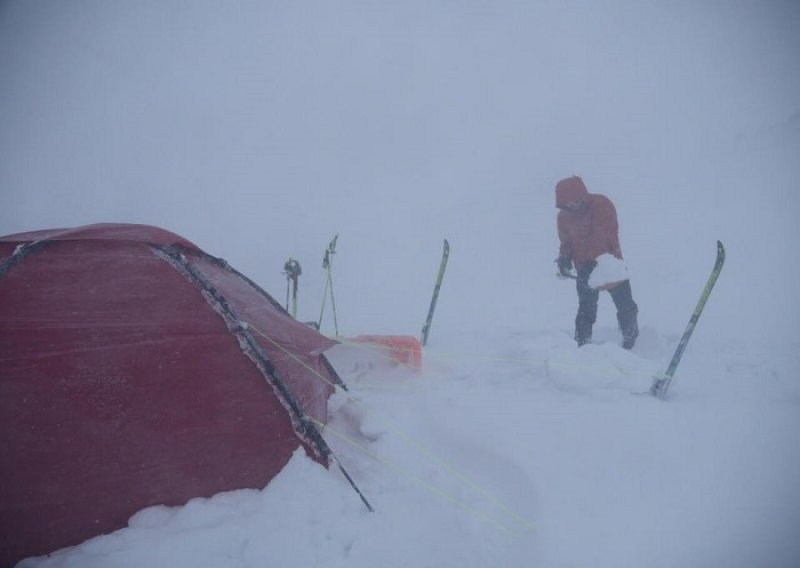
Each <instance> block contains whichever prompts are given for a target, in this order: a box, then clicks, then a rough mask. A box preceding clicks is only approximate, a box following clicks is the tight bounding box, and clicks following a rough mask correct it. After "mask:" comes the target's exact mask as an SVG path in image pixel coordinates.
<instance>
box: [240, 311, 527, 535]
mask: <svg viewBox="0 0 800 568" xmlns="http://www.w3.org/2000/svg"><path fill="white" fill-rule="evenodd" d="M245 323H247V325H248V327H250V328H252V329H254V330H255V331H256V333H258V334H259V335H260V336H262V337H263V338H264V339H266V340H267V341H269V342H270V343H271V344H272V345H274V346H275V347H277V348H278V349H280V350H281V351H283V352H284V353H286V354H287V355H288V356H289V357H291V358H292V359H294V360H295V361H296V362H297V363H299V364H300V365H302V366H303V367H305V368H306V369H307V370H308V371H309V372H310V373H311V374H313V375H314V376H316V377H317V378H319V379H320V380H321V381H323V382H325V383H327V384H329V385H330V386H332V387H334V388H335V387H336V385H335V384H334V383H332V382H331V381H329V380H328V379H326V378H325V377H323V376H322V375H320V374H319V373H318V372H317V371H316V369H314V368H312V367H310V366H308V365H307V364H306V363H305V362H304V361H302V360H301V359H299V358H298V357H297V356H296V355H294V353H292V352H291V351H289V350H288V349H286V348H284V347H283V346H282V345H279V344H278V343H277V342H275V341H274V340H273V339H272V338H271V337H269V336H268V335H267V334H265V333H264V332H263V331H261V330H260V329H258V328H257V327H256V326H254V325H252V324H250V323H249V322H245ZM348 400H349V401H350V402H352V403H354V404H356V405H357V406H359V407H360V408H362V409H364V410H369V411H370V412H372V413H374V414H377V415H379V416H380V417H382V419H383V420H384V421H385V422H387V423H389V424H390V425H391V426H393V427H394V432H395V433H397V434H398V435H400V437H401V438H403V439H404V440H405V441H406V442H408V443H409V444H411V445H412V446H413V447H414V448H415V449H417V451H419V452H421V453H422V454H423V455H424V456H425V457H427V458H428V459H430V460H433V461H434V462H435V463H437V464H439V465H440V466H442V467H443V468H445V470H447V471H448V472H450V473H451V474H453V475H454V476H455V477H456V478H458V479H459V480H461V482H462V483H464V484H465V485H467V486H468V487H469V488H471V489H473V490H474V491H476V492H478V493H479V494H480V495H482V496H484V497H485V498H487V499H489V500H490V501H492V502H493V503H494V504H495V505H497V506H498V507H499V508H500V509H501V510H502V511H503V512H504V513H506V514H507V515H508V516H510V517H511V518H512V519H514V520H515V521H516V522H518V523H520V524H522V525H523V526H525V527H526V528H528V529H533V528H535V527H534V525H533V524H532V523H531V522H530V521H528V520H527V519H525V518H523V517H521V516H520V515H519V514H517V513H515V512H514V511H512V510H511V509H509V508H508V507H507V506H506V505H505V504H503V502H502V501H500V500H499V499H498V498H497V497H495V496H494V495H492V494H491V493H489V492H488V491H486V490H485V489H483V488H481V487H480V486H479V485H478V484H477V483H476V482H475V481H473V480H471V479H470V478H469V477H467V476H466V475H464V474H463V473H461V472H459V471H458V470H457V469H456V468H455V467H453V466H452V465H450V464H449V463H447V462H446V461H444V460H443V459H442V458H440V457H438V456H436V455H435V454H434V453H433V452H431V451H430V450H429V449H427V448H425V447H424V446H422V445H421V444H419V443H418V442H416V440H414V439H413V438H412V437H411V436H409V435H407V434H406V433H405V432H404V431H403V429H402V428H401V427H400V426H399V425H398V424H397V423H395V422H393V421H392V420H390V419H388V418H387V417H386V416H385V415H383V414H381V413H379V412H376V411H375V410H374V409H372V408H370V407H368V406H367V405H365V404H364V403H362V402H360V401H358V400H356V399H354V398H352V397H348ZM339 436H340V437H342V436H341V435H339ZM350 443H351V444H352V445H354V446H356V447H360V446H358V445H357V444H355V443H354V442H350ZM364 451H365V452H366V453H367V454H369V452H368V451H367V450H364Z"/></svg>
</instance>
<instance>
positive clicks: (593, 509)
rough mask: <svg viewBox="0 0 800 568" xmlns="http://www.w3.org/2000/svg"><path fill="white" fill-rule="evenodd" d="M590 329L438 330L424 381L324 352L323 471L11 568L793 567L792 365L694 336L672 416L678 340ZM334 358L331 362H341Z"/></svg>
mask: <svg viewBox="0 0 800 568" xmlns="http://www.w3.org/2000/svg"><path fill="white" fill-rule="evenodd" d="M615 334H616V330H615V329H613V328H608V327H605V328H604V327H600V328H599V329H598V335H599V336H600V339H599V340H598V342H597V343H596V344H593V345H589V346H587V347H586V348H582V349H580V350H577V349H575V347H574V342H573V340H572V339H571V337H569V335H568V334H566V333H560V332H552V331H538V332H524V331H518V332H502V333H495V332H486V333H484V334H474V333H470V334H463V335H459V333H458V332H457V331H456V330H450V332H449V333H447V334H444V333H443V334H441V335H442V337H441V338H440V340H439V341H438V342H436V347H435V348H431V349H429V350H427V351H426V361H425V370H423V372H422V373H415V372H413V371H411V370H408V369H404V368H402V367H393V366H391V365H389V364H386V365H380V364H375V363H374V361H372V362H370V363H369V364H367V365H364V364H363V363H362V362H363V360H364V357H363V356H362V354H361V353H360V352H359V349H360V348H348V347H345V348H342V347H336V348H335V349H334V353H333V355H332V357H333V359H334V360H335V361H336V362H337V365H338V367H339V368H340V370H341V371H342V373H343V375H344V376H345V378H346V379H347V380H348V382H349V385H350V387H351V388H350V391H349V392H344V391H340V392H339V393H337V394H336V395H335V396H334V398H333V399H332V401H331V409H330V422H329V424H328V428H327V429H326V438H327V439H328V440H329V442H330V444H331V446H332V447H333V448H334V451H335V453H336V454H337V455H338V457H339V459H340V460H341V462H342V463H343V464H344V465H345V467H346V469H347V470H348V471H349V473H350V474H351V475H352V476H353V478H354V479H355V481H356V483H357V484H358V486H359V487H360V488H361V490H362V491H363V492H364V493H365V495H366V496H367V498H368V499H369V500H370V502H371V503H372V505H373V507H374V508H375V512H374V513H369V512H367V511H366V509H365V507H364V506H363V505H362V503H361V502H360V500H359V499H358V496H357V495H356V493H355V492H353V491H352V489H351V488H350V487H349V485H348V484H347V482H346V481H345V479H344V478H343V477H342V476H341V475H340V474H338V472H337V471H336V469H335V468H332V469H331V470H330V471H326V470H325V469H323V468H321V467H319V465H318V464H316V463H315V462H313V461H311V460H310V459H309V458H308V457H306V456H305V455H303V453H302V452H301V451H298V452H297V453H296V454H295V455H294V457H293V458H292V460H291V461H290V463H289V464H288V466H287V467H286V468H285V469H284V470H283V471H282V472H281V474H280V475H279V476H278V477H276V478H275V479H274V480H273V481H272V482H271V483H270V484H269V485H268V486H267V487H266V488H265V489H263V490H260V491H257V490H242V491H234V492H230V493H226V494H221V495H217V496H214V497H213V498H210V499H195V500H193V501H191V502H190V503H188V504H187V505H186V506H184V507H175V508H167V507H152V508H149V509H146V510H144V511H142V512H140V513H138V514H137V515H135V516H134V517H133V518H132V519H131V520H130V523H129V527H128V528H127V529H123V530H121V531H118V532H116V533H114V534H112V535H107V536H101V537H98V538H95V539H92V540H90V541H88V542H86V543H84V544H82V545H80V546H77V547H73V548H70V549H66V550H64V551H61V552H59V553H56V554H54V555H52V556H51V557H49V558H40V559H29V560H27V561H24V562H23V563H22V566H24V567H26V568H33V567H41V568H45V567H47V568H52V567H79V566H80V567H98V568H99V567H105V566H149V567H161V566H163V567H171V566H197V567H209V568H210V567H214V568H220V567H231V568H233V567H251V566H252V567H256V566H282V567H290V566H297V567H300V566H321V565H324V566H330V567H336V566H342V567H344V566H348V567H353V566H359V567H360V566H363V567H367V566H387V567H395V566H396V567H401V566H465V567H484V566H523V565H529V566H530V565H538V566H593V567H618V566H651V567H660V566H663V567H671V566H682V567H698V568H699V567H703V566H723V565H724V566H729V567H740V566H741V567H743V568H744V567H749V566H769V567H788V566H791V565H794V564H795V563H796V561H797V559H798V558H800V543H798V542H797V539H796V538H795V535H796V529H797V527H798V526H800V489H798V485H797V483H796V480H797V479H798V476H800V452H798V449H797V443H796V435H795V434H796V432H798V431H800V412H798V406H799V405H800V386H799V385H798V384H797V381H796V377H795V374H794V372H795V370H796V369H797V368H798V363H799V361H798V354H797V353H791V354H789V353H787V354H785V356H784V357H779V358H776V357H774V355H773V354H772V353H770V352H768V351H764V350H760V349H759V348H757V347H756V346H744V345H730V344H717V343H715V342H714V341H713V340H710V339H709V338H708V337H707V336H706V337H703V334H698V335H699V337H697V338H696V340H697V341H696V342H695V344H693V345H692V347H690V348H689V350H688V351H687V354H686V359H687V360H686V362H685V367H684V372H683V373H681V374H680V376H679V377H678V379H677V380H676V383H675V384H674V385H673V387H674V391H673V396H672V397H671V399H670V400H669V401H668V402H661V401H658V400H656V399H654V398H652V397H650V396H648V395H639V394H637V393H640V392H642V391H645V390H647V388H648V387H649V385H650V380H651V377H652V375H654V374H656V373H657V372H659V371H660V370H663V368H664V364H665V362H666V361H667V360H668V358H669V356H670V355H671V350H672V348H673V347H674V344H675V339H676V338H674V337H664V336H662V335H660V334H659V333H658V332H657V331H655V330H653V329H649V328H646V329H644V330H643V332H642V337H641V340H640V342H639V345H638V346H637V348H636V349H635V350H634V352H628V351H625V350H623V349H621V348H620V347H618V346H617V344H616V341H615ZM337 350H338V352H337Z"/></svg>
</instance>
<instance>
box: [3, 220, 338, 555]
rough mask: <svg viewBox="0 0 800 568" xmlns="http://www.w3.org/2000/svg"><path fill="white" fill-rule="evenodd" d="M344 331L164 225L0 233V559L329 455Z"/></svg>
mask: <svg viewBox="0 0 800 568" xmlns="http://www.w3.org/2000/svg"><path fill="white" fill-rule="evenodd" d="M333 344H334V342H333V341H331V340H330V339H327V338H325V337H324V336H322V335H320V334H319V333H317V332H316V331H314V330H313V329H310V328H309V327H307V326H305V325H303V324H301V323H298V322H296V321H294V320H293V319H292V318H291V317H290V316H289V315H288V314H287V313H286V311H285V310H284V309H283V307H282V306H281V305H280V304H278V303H277V302H276V301H275V300H273V299H272V298H271V297H270V296H269V295H268V294H267V293H266V292H264V291H263V290H262V289H260V288H259V287H258V286H257V285H256V284H254V283H253V282H252V281H250V280H249V279H247V278H246V277H244V276H243V275H242V274H240V273H238V272H237V271H236V270H234V269H232V268H231V267H230V266H228V264H227V263H225V261H223V260H221V259H218V258H215V257H212V256H210V255H208V254H206V253H204V252H203V251H202V250H200V249H199V248H198V247H197V246H195V245H194V244H192V243H190V242H189V241H187V240H185V239H183V238H181V237H179V236H177V235H175V234H172V233H170V232H167V231H164V230H162V229H158V228H155V227H149V226H144V225H90V226H86V227H80V228H76V229H65V230H50V231H38V232H33V233H26V234H17V235H11V236H6V237H0V447H1V448H2V455H3V457H2V461H1V462H0V565H2V566H7V565H9V564H13V563H14V562H16V561H17V560H19V559H21V558H24V557H27V556H31V555H40V554H45V553H48V552H52V551H54V550H56V549H58V548H61V547H64V546H69V545H75V544H78V543H80V542H82V541H83V540H85V539H87V538H89V537H92V536H94V535H97V534H101V533H106V532H110V531H113V530H116V529H119V528H122V527H125V526H126V524H127V521H128V518H129V517H130V516H131V515H132V514H133V513H135V512H136V511H138V510H140V509H142V508H144V507H148V506H151V505H156V504H165V505H179V504H183V503H185V502H186V501H188V500H189V499H192V498H194V497H199V496H211V495H213V494H215V493H218V492H221V491H226V490H232V489H239V488H262V487H264V486H265V485H266V484H267V482H268V481H269V480H270V479H271V478H272V477H273V476H275V475H276V474H277V473H278V472H279V471H280V470H281V468H282V467H283V466H284V465H285V464H286V463H287V461H288V460H289V458H290V456H291V454H292V453H293V451H294V450H295V449H296V448H298V447H299V446H303V447H304V448H305V449H306V451H307V452H308V454H309V455H311V456H313V457H314V458H315V459H317V460H318V461H320V462H321V463H323V464H327V461H328V452H329V450H328V449H327V446H325V443H324V441H323V440H322V438H321V437H320V436H319V432H318V431H317V429H316V427H315V425H314V422H315V421H319V422H322V423H324V422H325V419H326V404H327V399H328V396H329V395H330V394H331V392H332V391H333V387H332V384H333V383H334V381H336V380H338V378H337V377H336V374H335V372H334V371H333V369H332V367H330V365H329V364H328V363H327V361H326V360H325V359H324V356H323V355H322V353H323V351H325V350H326V349H328V348H329V347H331V346H332V345H333Z"/></svg>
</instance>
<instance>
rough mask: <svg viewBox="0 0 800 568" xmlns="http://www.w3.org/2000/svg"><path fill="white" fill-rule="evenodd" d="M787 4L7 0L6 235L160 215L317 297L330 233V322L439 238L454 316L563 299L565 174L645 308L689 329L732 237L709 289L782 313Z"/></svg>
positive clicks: (418, 288) (413, 296) (312, 309)
mask: <svg viewBox="0 0 800 568" xmlns="http://www.w3.org/2000/svg"><path fill="white" fill-rule="evenodd" d="M798 29H800V7H798V4H797V3H795V2H791V1H785V2H778V1H763V0H753V1H719V2H709V1H691V2H690V1H686V2H649V1H638V0H630V1H615V2H590V1H586V2H564V1H543V2H508V1H497V0H493V1H480V2H478V1H463V0H459V1H455V0H453V1H435V2H422V1H410V2H409V1H406V2H335V3H334V2H323V1H318V0H313V1H308V2H212V1H208V0H203V1H192V2H189V1H185V2H184V1H179V2H160V1H136V2H106V1H101V0H94V1H92V0H86V1H72V2H59V1H55V0H52V1H47V0H41V1H5V2H2V3H0V85H2V87H1V88H0V188H2V189H0V191H2V197H3V207H2V208H0V234H8V233H13V232H18V231H24V230H33V229H39V228H49V227H55V226H77V225H81V224H85V223H91V222H106V221H120V222H141V223H148V224H155V225H159V226H162V227H164V228H167V229H169V230H172V231H175V232H177V233H180V234H182V235H184V236H186V237H187V238H189V239H191V240H194V241H195V242H197V243H198V244H199V245H200V246H202V247H204V248H206V249H207V250H208V251H209V252H211V253H212V254H215V255H218V256H222V257H224V258H226V259H227V260H228V261H230V262H231V263H232V264H233V265H234V266H235V267H237V268H238V269H240V270H242V271H243V272H245V273H247V274H248V275H250V276H251V277H253V278H254V279H255V280H257V281H258V282H260V283H261V284H262V285H264V287H265V288H266V289H267V290H268V291H270V292H272V293H273V295H275V296H276V297H277V298H278V299H282V294H283V291H284V284H285V281H284V279H283V275H282V274H281V269H282V266H283V263H284V261H285V260H286V259H287V258H288V257H290V256H292V257H294V258H297V259H299V260H300V261H301V263H302V264H303V266H304V269H305V273H304V276H303V278H302V279H301V298H302V299H301V302H302V303H301V315H302V317H305V318H306V319H316V318H317V316H318V309H319V308H318V306H319V300H320V299H321V292H322V288H321V285H322V283H323V282H324V279H323V278H322V277H321V276H322V275H321V267H320V262H321V258H322V252H323V250H324V248H325V246H326V244H327V242H328V241H329V240H330V238H331V237H332V236H333V234H335V233H337V232H338V233H340V234H341V237H340V242H339V246H340V252H339V255H338V256H337V257H336V263H337V264H336V269H337V273H336V274H337V286H338V290H337V292H338V294H339V297H338V298H337V299H338V300H339V302H340V308H341V311H342V320H343V322H348V320H349V322H350V326H351V327H354V326H365V327H370V326H372V327H373V328H374V327H376V326H381V325H383V326H389V327H396V328H399V329H398V330H399V331H404V332H409V333H416V332H417V331H418V329H416V326H417V325H418V324H419V325H421V323H422V322H421V319H422V318H423V317H424V313H425V311H426V309H427V299H428V297H429V294H430V287H431V286H432V280H433V276H434V273H435V269H436V266H437V265H438V254H439V247H440V246H441V239H442V238H444V237H448V238H449V239H450V242H451V245H452V246H453V257H452V259H451V268H450V270H451V272H450V273H449V274H448V278H449V280H448V281H447V283H446V286H445V289H443V296H442V302H443V304H442V306H441V309H443V310H444V311H445V313H447V310H448V309H450V310H452V313H451V314H450V317H451V321H452V322H457V321H462V320H463V321H465V322H466V321H469V320H472V321H476V320H479V321H480V320H485V319H486V318H487V317H492V315H495V316H496V314H497V313H498V312H500V313H503V314H508V320H509V321H510V322H515V318H519V320H520V321H523V322H524V321H527V322H532V321H533V320H534V319H535V320H537V321H538V323H539V324H541V325H548V318H550V317H552V318H553V321H559V322H560V321H562V320H563V321H564V322H566V323H565V325H567V326H568V325H569V320H570V319H571V310H572V306H571V302H572V298H571V296H569V295H565V296H564V300H563V301H561V299H560V298H561V296H556V295H557V294H561V291H562V290H564V285H563V284H562V283H558V282H555V281H553V282H550V280H549V279H548V278H549V276H550V273H551V272H552V270H551V269H552V262H551V261H552V258H554V256H555V254H556V237H555V229H554V217H555V210H554V208H553V185H554V183H555V181H557V180H558V179H559V178H561V177H564V176H566V175H571V174H573V173H575V174H580V175H582V176H583V177H584V179H585V180H586V182H587V184H588V185H589V188H590V191H595V192H599V193H605V194H607V195H609V197H611V198H612V199H613V200H614V202H615V203H616V204H617V208H618V211H619V214H620V223H621V227H622V245H623V250H624V251H625V253H626V259H627V260H628V263H629V266H630V269H631V271H632V274H633V275H634V276H633V278H634V280H633V282H634V291H635V293H636V294H637V295H638V298H637V299H638V300H639V302H640V305H641V307H642V318H643V320H644V322H645V323H648V322H650V323H653V324H655V323H656V321H658V322H659V323H660V324H662V325H665V326H667V327H668V328H669V329H675V330H676V331H680V328H681V327H682V325H683V324H684V322H685V319H686V317H688V311H690V310H691V307H693V304H694V301H695V299H696V295H697V294H698V293H699V288H700V287H701V286H702V283H703V282H704V279H705V272H707V270H708V269H710V265H711V264H712V263H713V254H714V250H715V245H714V243H715V241H716V239H722V240H723V241H724V242H725V243H726V245H727V246H728V249H729V258H730V260H729V263H730V264H729V266H728V267H726V271H727V273H726V276H727V279H728V280H729V281H730V282H731V284H730V285H729V286H728V288H727V290H726V289H724V288H723V289H722V290H720V292H719V295H720V296H721V298H720V299H718V301H719V302H721V303H722V305H723V306H728V307H730V308H731V311H737V312H739V315H738V318H739V319H738V320H734V323H733V325H732V326H731V327H732V328H741V327H742V326H741V323H742V321H741V319H742V318H744V323H745V324H746V325H747V327H748V328H753V329H758V333H759V334H760V335H762V336H763V334H764V330H769V329H773V328H774V326H775V325H776V324H780V325H786V326H787V329H789V328H788V322H784V320H785V319H786V318H785V316H784V315H782V314H785V312H786V311H787V308H788V310H789V312H794V313H795V314H797V312H798V309H797V307H798V305H797V302H796V300H794V290H793V289H792V288H791V286H790V284H789V283H790V282H791V280H792V279H793V278H795V279H796V277H797V274H798V271H797V268H796V267H795V266H794V265H793V264H792V263H791V261H790V259H791V258H792V257H793V256H794V248H793V247H794V243H796V242H798V237H799V236H800V234H799V233H798V229H797V222H796V217H797V213H800V198H798V191H797V190H798V188H797V177H798V175H797V174H798V173H799V171H798V165H797V156H798V155H799V154H798V151H799V150H800V103H798V101H800V66H798V65H797V61H798V55H800V39H798V37H800V34H798V33H797V30H798ZM787 269H788V270H789V273H788V275H787V273H786V270H787ZM543 280H546V284H539V285H538V286H534V283H536V282H541V281H543ZM724 282H725V281H724V280H723V281H722V282H721V287H722V286H723V285H724ZM734 283H735V286H734ZM448 286H449V289H448ZM567 294H572V292H568V293H567ZM448 295H449V297H450V298H452V299H453V300H456V299H458V300H463V302H461V301H459V302H455V301H453V302H452V303H451V304H450V306H449V307H448V305H447V301H448V300H447V298H448ZM748 295H749V296H748ZM537 296H539V297H540V299H539V300H536V299H535V298H536V297H537ZM532 297H533V298H534V299H533V300H532V299H531V298H532ZM556 297H557V298H559V301H558V302H556V307H551V306H550V304H552V300H553V299H554V298H556ZM742 297H748V298H750V300H751V301H750V302H746V305H745V306H741V303H742V302H741V299H742ZM476 300H477V301H476ZM787 303H789V305H788V306H787ZM662 304H667V305H669V306H671V308H670V309H666V310H665V309H663V308H662ZM520 305H525V306H527V308H525V309H519V306H520ZM565 305H566V306H567V307H568V310H569V312H570V317H565V316H564V311H565ZM466 306H469V309H465V308H466ZM389 308H396V310H395V312H396V313H393V314H387V309H389ZM734 308H735V310H734ZM511 312H514V313H511ZM445 317H446V316H445ZM673 318H674V319H673ZM791 319H792V321H794V318H791ZM345 325H347V324H346V323H345ZM737 325H738V327H737ZM353 331H358V332H361V331H365V330H364V329H357V330H353Z"/></svg>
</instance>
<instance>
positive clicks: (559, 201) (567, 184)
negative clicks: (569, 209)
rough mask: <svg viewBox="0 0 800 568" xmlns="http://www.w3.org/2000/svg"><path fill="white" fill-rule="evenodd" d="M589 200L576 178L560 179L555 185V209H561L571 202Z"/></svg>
mask: <svg viewBox="0 0 800 568" xmlns="http://www.w3.org/2000/svg"><path fill="white" fill-rule="evenodd" d="M588 198H589V192H588V191H587V190H586V186H585V185H584V184H583V180H582V179H581V178H580V177H578V176H572V177H568V178H565V179H562V180H561V181H560V182H558V183H557V184H556V207H563V206H564V205H566V204H567V203H571V202H573V201H584V200H586V199H588Z"/></svg>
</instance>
